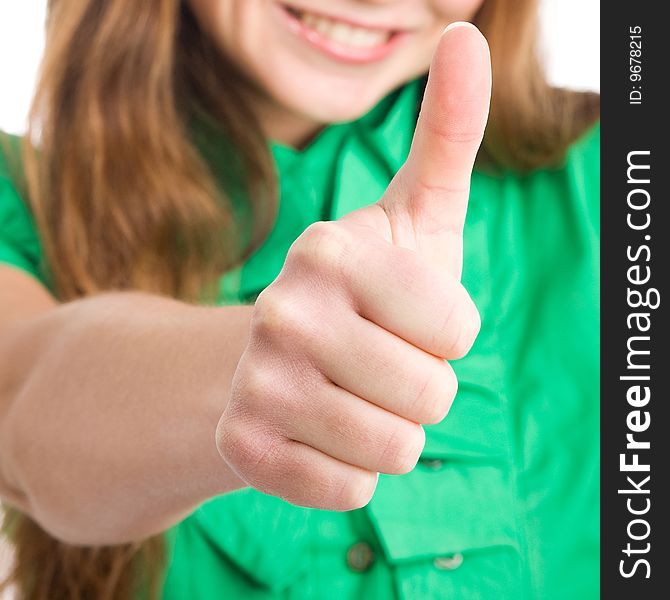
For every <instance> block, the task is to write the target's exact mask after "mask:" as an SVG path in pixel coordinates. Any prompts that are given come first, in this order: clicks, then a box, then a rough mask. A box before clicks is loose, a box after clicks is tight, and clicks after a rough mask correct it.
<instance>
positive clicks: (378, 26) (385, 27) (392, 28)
mask: <svg viewBox="0 0 670 600" xmlns="http://www.w3.org/2000/svg"><path fill="white" fill-rule="evenodd" d="M281 5H282V6H284V7H285V8H288V9H291V10H295V11H298V12H304V13H311V14H313V15H316V16H319V17H323V18H325V19H331V20H333V21H341V22H342V23H346V24H347V25H351V26H352V27H360V28H362V29H370V30H372V31H389V32H399V31H409V30H411V29H414V27H398V26H397V25H396V24H394V25H384V24H380V23H374V24H373V23H365V22H363V21H359V20H357V19H354V18H351V17H348V16H341V15H334V14H330V13H325V12H322V11H320V10H313V9H312V8H307V7H303V6H299V5H298V4H294V3H293V2H290V3H289V2H281Z"/></svg>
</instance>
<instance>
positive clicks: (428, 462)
mask: <svg viewBox="0 0 670 600" xmlns="http://www.w3.org/2000/svg"><path fill="white" fill-rule="evenodd" d="M419 462H420V463H421V464H422V465H423V466H424V467H426V468H427V469H430V470H431V471H439V470H440V469H441V468H442V466H443V465H444V461H443V460H440V459H439V458H421V459H419Z"/></svg>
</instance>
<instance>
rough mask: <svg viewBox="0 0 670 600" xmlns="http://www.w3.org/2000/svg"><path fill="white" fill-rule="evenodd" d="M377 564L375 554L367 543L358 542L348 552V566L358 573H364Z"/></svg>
mask: <svg viewBox="0 0 670 600" xmlns="http://www.w3.org/2000/svg"><path fill="white" fill-rule="evenodd" d="M373 562H375V553H374V551H373V550H372V548H371V547H370V544H368V543H367V542H358V543H357V544H354V545H353V546H352V547H351V548H349V550H348V551H347V566H348V567H349V568H350V569H351V570H352V571H355V572H356V573H364V572H365V571H367V570H368V569H369V568H370V567H371V566H372V563H373Z"/></svg>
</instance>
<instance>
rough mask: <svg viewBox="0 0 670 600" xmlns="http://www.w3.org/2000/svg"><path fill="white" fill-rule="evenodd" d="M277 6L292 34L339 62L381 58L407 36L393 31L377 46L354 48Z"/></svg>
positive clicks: (359, 62)
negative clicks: (308, 25) (320, 31)
mask: <svg viewBox="0 0 670 600" xmlns="http://www.w3.org/2000/svg"><path fill="white" fill-rule="evenodd" d="M277 7H278V8H279V12H280V13H281V15H282V17H283V20H284V22H285V23H286V24H287V26H288V28H289V29H290V30H291V32H292V33H293V34H295V35H296V36H297V37H299V38H300V39H302V40H304V41H305V42H307V43H308V44H309V45H310V46H312V47H313V48H315V49H317V50H319V51H320V52H321V53H323V54H325V55H326V56H329V57H330V58H334V59H335V60H338V61H340V62H345V63H351V64H366V63H373V62H377V61H380V60H383V59H385V58H386V57H387V56H388V55H389V54H391V53H392V52H393V50H395V48H396V46H398V44H399V43H400V42H402V40H403V39H404V38H405V37H406V36H407V34H406V33H405V32H394V33H392V34H391V36H390V37H389V39H388V40H387V41H386V42H384V43H383V44H380V45H379V46H373V47H370V48H354V47H352V46H347V45H345V44H341V43H339V42H336V41H334V40H331V39H330V38H328V37H326V36H324V35H322V34H321V33H319V32H318V31H315V30H314V29H310V28H309V27H307V26H306V25H305V24H304V23H303V22H302V21H301V20H300V19H298V18H297V17H295V16H294V15H292V14H291V13H290V12H289V11H288V10H286V8H284V7H283V6H282V5H281V4H279V3H277Z"/></svg>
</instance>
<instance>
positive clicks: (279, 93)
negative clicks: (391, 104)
mask: <svg viewBox="0 0 670 600" xmlns="http://www.w3.org/2000/svg"><path fill="white" fill-rule="evenodd" d="M286 3H287V4H288V5H289V6H292V7H295V8H299V9H302V10H305V11H308V12H313V13H316V14H320V15H325V16H333V17H340V18H342V19H347V20H351V21H354V22H358V23H363V24H366V25H368V24H369V25H370V26H380V27H384V28H385V29H392V30H403V31H406V33H407V34H408V35H407V38H406V40H405V41H404V43H403V44H401V45H400V47H398V48H396V49H395V51H394V52H393V54H392V55H391V56H389V57H387V58H386V59H385V60H383V61H381V62H378V63H373V64H368V65H349V64H343V63H341V62H338V61H335V60H332V59H331V58H329V57H326V56H324V55H323V54H321V53H320V52H318V51H316V50H314V49H313V48H311V47H309V46H307V45H306V44H304V43H303V42H302V41H301V40H297V39H296V38H295V36H294V35H292V34H291V33H290V32H287V31H286V28H285V27H284V25H283V24H282V23H281V20H279V19H278V18H277V14H276V8H277V7H276V5H277V2H276V0H190V6H191V8H192V10H193V12H194V13H195V15H196V17H197V18H198V21H199V22H200V25H201V27H202V28H203V29H204V30H205V31H206V32H207V33H208V34H209V35H210V36H211V37H212V38H213V39H214V40H216V42H217V43H218V45H219V46H220V47H221V48H222V49H223V51H224V52H225V54H226V56H227V57H228V58H229V60H232V61H233V62H234V63H235V64H236V65H237V66H238V67H239V68H240V69H241V71H242V72H243V73H246V74H247V75H248V77H249V79H250V80H251V81H252V83H253V84H254V86H255V88H256V89H257V90H258V93H252V94H250V102H251V103H252V104H253V106H254V109H255V113H256V114H257V115H258V117H259V119H260V121H261V123H262V125H263V127H264V129H265V131H266V133H267V135H268V137H270V138H272V139H276V140H278V141H282V142H284V143H286V144H290V145H294V146H300V145H302V144H303V143H304V142H305V141H307V140H309V139H310V137H311V136H313V134H314V133H315V131H317V130H318V129H319V128H320V127H323V125H325V124H328V123H335V122H338V121H350V120H353V119H356V118H358V117H360V116H362V115H363V114H365V113H366V112H368V111H369V110H370V109H371V108H372V107H373V106H374V105H375V104H376V103H377V102H379V100H381V99H382V98H383V97H384V96H386V94H388V93H389V92H390V91H391V90H393V89H394V88H396V87H398V86H400V85H402V84H403V83H406V82H407V81H410V80H412V79H414V78H416V77H418V76H419V75H422V74H424V73H425V72H426V69H427V68H428V65H429V64H430V61H431V57H432V56H433V53H434V52H435V47H436V46H437V43H438V41H439V39H440V36H441V35H442V32H443V31H444V28H445V27H446V26H447V25H448V24H449V23H453V22H455V21H470V20H472V19H473V17H474V15H475V14H476V12H477V10H478V9H479V7H480V6H481V4H482V0H337V1H333V0H287V1H286ZM258 40H263V43H262V44H259V43H258ZM288 82H290V84H288Z"/></svg>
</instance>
